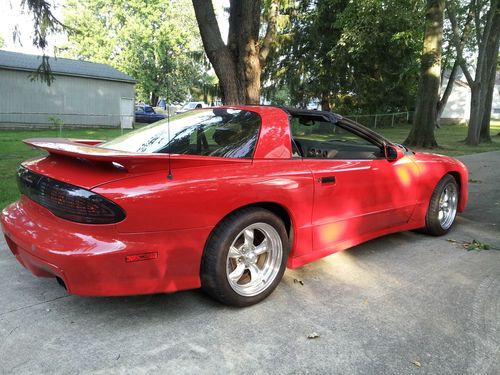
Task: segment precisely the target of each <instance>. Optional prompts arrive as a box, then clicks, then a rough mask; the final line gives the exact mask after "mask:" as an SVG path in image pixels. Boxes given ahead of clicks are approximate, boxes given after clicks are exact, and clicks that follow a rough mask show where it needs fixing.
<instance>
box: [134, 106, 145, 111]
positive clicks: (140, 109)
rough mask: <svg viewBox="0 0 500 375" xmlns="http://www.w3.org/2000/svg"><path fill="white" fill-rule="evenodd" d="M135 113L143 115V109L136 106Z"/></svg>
mask: <svg viewBox="0 0 500 375" xmlns="http://www.w3.org/2000/svg"><path fill="white" fill-rule="evenodd" d="M135 111H136V112H139V113H144V108H143V107H139V106H137V107H135Z"/></svg>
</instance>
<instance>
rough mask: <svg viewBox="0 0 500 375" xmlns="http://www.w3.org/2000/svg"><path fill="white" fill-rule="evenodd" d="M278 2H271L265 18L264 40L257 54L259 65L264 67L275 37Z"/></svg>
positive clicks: (275, 0) (274, 0)
mask: <svg viewBox="0 0 500 375" xmlns="http://www.w3.org/2000/svg"><path fill="white" fill-rule="evenodd" d="M278 10H279V8H278V1H277V0H273V1H272V2H271V6H270V9H269V12H268V16H267V30H266V35H265V36H264V39H263V40H262V45H261V47H260V52H259V60H260V65H261V66H262V67H264V66H265V65H266V61H267V57H268V56H269V52H270V50H271V43H272V42H273V40H274V38H275V36H276V30H277V23H278Z"/></svg>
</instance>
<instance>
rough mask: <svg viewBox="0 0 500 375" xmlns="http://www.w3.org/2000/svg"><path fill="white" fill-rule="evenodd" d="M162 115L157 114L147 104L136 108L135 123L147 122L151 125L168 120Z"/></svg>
mask: <svg viewBox="0 0 500 375" xmlns="http://www.w3.org/2000/svg"><path fill="white" fill-rule="evenodd" d="M166 117H167V116H165V115H164V114H162V113H156V112H155V110H154V109H153V107H151V106H150V105H146V104H140V105H136V106H135V122H145V123H147V124H151V123H152V122H156V121H160V120H163V119H164V118H166Z"/></svg>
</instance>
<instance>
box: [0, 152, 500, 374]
mask: <svg viewBox="0 0 500 375" xmlns="http://www.w3.org/2000/svg"><path fill="white" fill-rule="evenodd" d="M461 159H462V160H463V161H464V162H465V163H466V164H467V165H468V166H469V167H470V178H471V179H472V180H475V181H476V182H475V183H471V186H470V190H471V192H470V206H469V208H468V210H467V211H466V212H465V213H464V214H463V215H461V217H459V219H458V225H456V226H455V229H454V230H453V232H452V233H450V234H449V235H448V236H445V237H442V238H430V237H427V236H424V235H420V234H416V233H413V232H405V233H401V234H396V235H390V236H386V237H383V238H380V239H377V240H374V241H370V242H369V243H366V244H364V245H361V246H357V247H355V248H353V249H351V250H349V251H345V252H342V253H338V254H335V255H332V256H330V257H328V258H325V259H323V260H320V261H317V262H315V263H313V264H310V265H307V266H305V267H303V268H301V269H298V270H294V271H290V270H289V271H287V272H286V273H285V277H284V280H283V282H282V283H281V284H280V286H279V287H278V288H277V290H276V291H275V292H274V294H273V295H272V296H271V297H270V298H268V299H267V300H266V301H264V302H263V303H261V304H259V305H257V306H254V307H251V308H246V309H234V308H228V307H223V306H221V305H219V304H217V303H215V302H213V301H212V300H210V299H209V298H207V297H205V296H204V295H203V294H202V293H201V292H199V291H189V292H182V293H176V294H171V295H154V296H141V297H127V298H82V297H75V296H68V295H67V294H66V293H65V292H64V290H63V289H62V288H60V287H58V286H57V284H56V282H55V281H54V280H50V279H38V278H35V277H33V276H31V274H29V273H28V272H27V271H25V270H24V269H22V268H21V266H19V265H18V264H17V262H16V261H15V259H14V257H13V256H12V254H11V253H10V252H9V251H8V250H7V248H6V245H5V242H3V241H2V242H0V373H16V374H19V373H47V374H53V373H71V374H73V373H90V372H92V373H106V374H107V373H133V374H136V373H162V374H166V373H196V374H199V373H249V374H254V373H262V374H268V373H271V372H273V373H279V374H281V373H313V374H314V373H338V374H356V373H358V374H427V373H432V374H482V373H487V374H498V373H500V350H499V349H500V319H499V317H500V251H495V250H489V251H480V252H476V251H469V252H468V251H466V250H464V249H463V248H460V246H459V245H457V244H455V243H451V242H448V241H447V240H446V239H455V240H471V239H473V238H474V239H477V240H480V241H482V242H484V243H488V244H490V245H493V246H495V247H497V248H500V232H499V228H500V153H499V152H496V153H485V154H479V155H474V156H466V157H463V158H461ZM297 280H301V281H302V282H303V285H302V284H301V283H300V282H297ZM313 332H316V333H317V334H318V335H319V337H317V338H315V339H308V335H310V334H312V333H313Z"/></svg>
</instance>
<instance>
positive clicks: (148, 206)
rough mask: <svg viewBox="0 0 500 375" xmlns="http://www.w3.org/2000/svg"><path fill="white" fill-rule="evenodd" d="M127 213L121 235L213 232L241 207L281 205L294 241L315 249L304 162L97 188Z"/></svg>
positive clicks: (201, 170) (202, 170)
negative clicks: (310, 231) (162, 232)
mask: <svg viewBox="0 0 500 375" xmlns="http://www.w3.org/2000/svg"><path fill="white" fill-rule="evenodd" d="M93 190H94V191H95V192H97V193H98V194H101V195H103V196H105V197H107V198H109V199H111V200H113V201H114V202H116V203H117V204H118V205H120V206H121V207H122V208H123V209H124V210H125V212H126V214H127V217H126V218H125V220H124V221H122V222H120V223H118V224H116V227H117V230H118V231H119V232H122V233H146V232H157V231H174V230H185V229H194V228H204V227H210V228H213V227H215V225H217V223H218V222H220V221H221V220H222V219H223V218H224V217H225V216H226V215H228V214H230V213H231V212H233V211H234V210H237V209H238V208H241V207H244V206H247V205H251V204H255V203H263V202H273V203H276V204H279V205H281V206H282V207H283V208H284V209H285V210H286V211H287V212H288V213H289V216H290V218H291V221H292V225H293V228H294V236H295V237H294V238H295V242H294V243H298V242H304V245H303V246H300V248H301V250H303V251H309V250H310V246H311V241H310V238H308V235H307V234H306V235H303V233H304V232H308V229H309V226H310V222H311V210H312V201H313V183H312V175H311V173H310V172H309V171H305V170H304V168H303V163H302V161H301V160H291V159H288V160H255V161H253V162H249V163H248V164H244V165H241V164H239V165H224V166H212V167H197V168H185V169H177V170H174V171H173V179H172V180H169V179H167V173H166V172H165V171H162V172H158V173H152V174H149V175H143V176H138V177H133V178H129V179H125V180H120V181H115V182H111V183H108V184H105V185H102V186H99V187H97V188H95V189H93Z"/></svg>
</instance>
